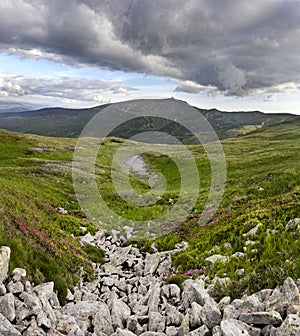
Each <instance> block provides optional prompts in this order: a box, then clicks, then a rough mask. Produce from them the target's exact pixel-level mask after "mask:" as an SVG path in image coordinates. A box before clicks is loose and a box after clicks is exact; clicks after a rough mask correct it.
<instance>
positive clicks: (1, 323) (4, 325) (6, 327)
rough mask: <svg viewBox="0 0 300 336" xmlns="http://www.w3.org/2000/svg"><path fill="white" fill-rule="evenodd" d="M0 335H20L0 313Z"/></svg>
mask: <svg viewBox="0 0 300 336" xmlns="http://www.w3.org/2000/svg"><path fill="white" fill-rule="evenodd" d="M0 335H1V336H21V334H20V332H19V331H18V330H17V329H15V327H14V326H13V325H11V323H10V322H9V321H8V319H7V318H6V317H5V316H3V315H2V314H1V313H0Z"/></svg>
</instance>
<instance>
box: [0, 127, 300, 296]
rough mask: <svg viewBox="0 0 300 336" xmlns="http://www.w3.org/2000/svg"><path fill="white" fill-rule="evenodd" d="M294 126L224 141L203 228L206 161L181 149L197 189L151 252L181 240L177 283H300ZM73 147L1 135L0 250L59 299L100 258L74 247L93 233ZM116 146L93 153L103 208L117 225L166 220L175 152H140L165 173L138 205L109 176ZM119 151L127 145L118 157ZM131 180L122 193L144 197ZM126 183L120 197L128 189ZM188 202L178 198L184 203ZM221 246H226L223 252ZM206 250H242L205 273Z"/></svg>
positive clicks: (144, 244)
mask: <svg viewBox="0 0 300 336" xmlns="http://www.w3.org/2000/svg"><path fill="white" fill-rule="evenodd" d="M299 126H300V124H299V122H297V121H295V122H292V123H285V124H282V125H280V126H273V127H269V128H265V129H262V130H260V131H257V132H253V133H252V134H250V135H246V136H241V137H238V138H234V139H228V140H225V141H223V146H224V151H225V153H226V159H227V167H228V172H227V174H228V180H227V185H226V189H225V194H224V197H223V200H222V203H221V206H220V208H219V210H218V211H217V213H216V214H215V216H214V218H213V219H212V220H211V221H210V222H208V223H207V225H205V226H200V225H199V218H200V214H201V212H202V210H203V207H204V204H205V202H206V200H207V197H208V192H209V187H210V182H211V174H210V166H209V161H208V158H207V155H206V153H205V151H204V149H203V148H202V146H189V147H188V149H189V151H190V153H192V155H193V157H194V159H195V160H196V162H197V166H198V169H199V175H200V185H195V184H194V185H193V184H191V185H190V186H189V187H190V188H191V189H193V188H196V189H197V188H199V190H200V192H199V196H198V199H197V202H196V204H195V205H194V207H193V209H192V212H191V214H190V215H189V216H188V218H187V219H186V221H185V222H184V223H182V225H180V226H179V227H176V228H175V230H174V232H171V233H169V234H167V235H164V236H161V237H159V238H158V239H157V240H156V245H157V247H158V249H159V250H167V249H171V248H173V247H174V246H175V244H176V243H178V242H180V241H181V240H186V241H188V243H189V248H188V249H187V250H185V251H183V252H180V253H177V254H176V255H174V257H173V263H174V265H175V266H176V267H177V269H178V276H177V277H175V278H174V279H173V280H174V281H177V282H178V279H181V278H183V277H180V276H179V275H180V274H185V273H186V272H187V271H188V270H190V269H202V270H205V271H204V273H205V274H206V275H208V276H209V277H211V278H213V277H214V276H215V275H216V274H217V275H218V276H220V277H224V276H227V277H229V278H230V279H231V280H234V282H233V283H232V284H231V285H229V286H227V287H226V288H220V289H219V292H220V295H221V294H222V293H229V294H231V295H232V296H238V295H240V294H241V293H242V292H243V291H248V293H251V292H254V291H257V290H259V289H261V288H264V287H274V286H275V285H277V284H279V283H281V282H282V280H283V279H284V278H285V277H287V276H292V277H294V278H299V277H300V253H299V252H300V251H299V246H300V245H299V232H295V233H293V232H286V231H285V224H286V223H287V221H288V220H290V219H293V218H295V217H300V206H299V203H300V202H299V195H300V176H299V171H300V160H299V153H300V142H299V138H300V127H299ZM75 145H76V140H75V139H63V138H46V137H39V136H33V135H22V134H15V133H9V132H6V131H0V158H1V159H0V167H1V169H0V244H1V245H7V246H10V247H11V248H12V257H11V264H10V268H11V269H12V268H14V267H25V268H26V269H27V270H28V274H29V278H30V280H32V281H34V282H36V283H40V282H41V281H45V280H53V281H54V282H55V286H56V289H57V290H58V292H59V297H60V300H61V302H63V301H64V296H65V293H66V289H67V287H71V286H73V285H74V284H76V282H77V281H78V278H79V270H80V269H81V268H83V269H84V271H85V272H86V274H87V277H88V278H90V279H92V277H93V272H92V267H91V262H92V261H97V262H103V252H102V251H101V250H100V251H99V250H97V249H95V248H93V247H90V246H87V247H86V248H82V246H81V244H80V242H79V237H78V236H80V235H82V234H84V232H85V231H86V230H88V231H90V232H91V233H94V232H95V230H96V224H97V223H96V221H93V219H92V218H86V216H85V214H84V213H83V212H82V210H81V208H80V206H79V204H78V202H77V199H76V197H75V194H74V189H73V184H72V174H71V167H72V158H73V153H74V146H75ZM123 145H124V142H123V140H120V139H117V138H112V139H110V140H107V141H106V142H105V143H104V144H103V145H102V146H101V149H100V150H99V153H98V159H97V165H96V175H97V185H98V189H99V192H100V193H101V195H102V197H103V199H104V200H105V202H106V204H107V205H108V206H109V207H110V208H111V209H112V210H113V211H114V212H115V213H117V214H119V216H120V218H121V219H120V225H122V217H124V218H128V219H134V220H143V221H146V220H151V219H153V218H156V217H160V216H161V215H162V214H167V213H168V212H169V210H170V209H172V207H173V204H174V202H176V200H177V199H178V197H179V192H180V173H179V171H178V169H177V168H176V165H175V163H174V160H176V158H178V157H181V156H182V148H181V147H180V146H175V145H174V146H173V145H169V146H168V154H170V155H172V157H173V160H172V159H170V158H169V157H168V156H167V155H165V154H159V153H156V152H155V151H154V150H153V149H152V150H149V151H148V152H147V153H144V154H143V158H144V160H145V161H146V163H147V165H148V167H149V169H150V171H151V172H155V173H160V174H162V175H163V176H164V178H165V182H166V185H165V187H166V189H165V192H164V194H163V195H160V194H159V191H157V194H155V192H154V196H155V197H156V196H157V197H160V198H157V202H156V203H155V204H154V205H152V206H137V205H134V204H131V205H130V204H128V203H127V202H126V201H125V200H123V199H122V198H121V197H120V196H119V195H118V193H117V192H116V190H115V188H114V185H113V183H112V179H111V176H110V166H111V163H112V158H113V156H114V154H115V152H116V150H117V149H118V148H119V147H120V146H123ZM135 146H139V144H135ZM124 147H125V146H124ZM34 148H43V149H44V150H43V151H42V152H41V151H36V150H34ZM126 151H127V149H126V148H125V154H126ZM181 164H182V166H183V168H184V169H186V168H189V161H188V160H185V159H182V160H181ZM117 172H118V179H119V180H120V181H121V182H122V181H124V179H125V175H124V174H122V173H121V172H120V171H119V168H118V167H117ZM187 174H189V173H188V172H187ZM191 180H192V174H191ZM129 182H130V189H133V190H136V191H137V192H140V193H142V194H145V193H147V192H148V191H149V190H150V189H151V188H150V185H149V183H150V182H149V180H148V179H147V178H145V177H142V176H140V175H137V174H134V173H132V174H130V178H129ZM127 187H128V186H127ZM127 187H126V188H125V187H124V189H123V190H121V191H122V192H124V193H126V192H131V191H129V190H127ZM188 203H189V199H188V196H186V199H185V198H183V203H182V207H185V206H187V204H188ZM91 206H92V204H91ZM58 207H63V208H65V209H66V210H67V211H68V214H67V215H62V214H60V213H59V212H58V211H57V208H58ZM101 219H102V221H103V222H104V223H105V224H107V227H108V228H112V224H116V223H110V222H109V218H105V216H104V217H103V218H101ZM173 224H174V223H173V222H172V219H170V222H168V223H165V225H166V226H167V229H168V230H169V228H172V225H173ZM175 224H176V223H175ZM257 224H261V227H260V229H259V232H258V234H257V236H256V237H252V238H251V239H252V240H254V241H255V242H256V244H255V245H254V246H253V248H250V247H248V248H247V249H246V251H244V250H243V247H244V246H245V242H246V240H247V238H246V237H244V236H243V233H246V232H248V231H249V230H250V229H251V228H252V227H254V226H255V225H257ZM83 228H85V229H83ZM274 230H276V231H274ZM151 243H152V241H149V240H148V241H138V242H137V245H138V246H139V247H140V248H141V249H142V250H144V251H151ZM225 243H230V244H231V247H230V248H227V249H226V248H225V247H224V244H225ZM212 248H215V251H214V252H213V253H221V254H224V255H228V256H230V255H231V254H233V253H235V252H238V251H240V252H245V254H246V256H245V258H243V259H240V260H239V259H236V260H231V261H230V262H228V263H226V264H221V263H216V264H215V265H214V267H212V268H211V267H209V265H208V264H207V263H206V262H205V259H206V258H207V257H208V256H209V255H210V254H212V252H209V251H210V250H211V249H212ZM252 249H257V252H254V251H251V250H252ZM203 266H206V268H203ZM240 268H244V274H243V275H237V274H236V270H238V269H240ZM225 274H226V275H225ZM187 276H188V275H187ZM173 280H171V281H173Z"/></svg>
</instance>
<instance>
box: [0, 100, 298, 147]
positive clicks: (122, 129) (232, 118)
mask: <svg viewBox="0 0 300 336" xmlns="http://www.w3.org/2000/svg"><path fill="white" fill-rule="evenodd" d="M153 101H155V100H142V102H143V104H145V105H147V103H151V102H153ZM174 101H176V100H174V99H173V98H172V99H165V100H164V102H165V106H168V105H169V104H170V106H171V104H172V102H174ZM135 102H138V103H139V102H141V100H140V101H135ZM130 103H131V102H128V104H130ZM123 104H125V105H126V102H125V103H123ZM185 104H187V103H185ZM114 105H115V104H105V105H101V106H96V107H93V108H84V109H69V108H59V107H55V108H42V109H39V110H30V111H23V112H18V111H20V110H19V108H20V106H19V107H17V106H16V110H15V112H12V111H13V108H11V109H10V112H3V110H1V109H0V112H1V111H2V113H0V128H2V129H6V130H10V131H14V132H23V133H32V134H37V135H44V136H52V137H71V138H73V137H78V136H80V134H81V132H82V130H83V129H84V127H85V125H86V124H87V123H88V122H89V121H90V120H91V119H92V118H93V117H94V116H95V115H96V114H97V113H102V111H104V109H105V108H106V107H109V106H110V107H112V106H114ZM195 109H196V110H197V111H199V118H201V117H202V116H204V117H205V118H206V119H207V121H208V122H209V123H210V124H211V126H212V127H213V129H214V130H215V132H216V133H217V135H218V137H219V138H220V139H226V138H231V137H236V136H239V135H245V134H247V133H250V132H252V131H255V130H258V129H261V128H264V127H268V126H272V125H277V124H281V123H284V122H288V121H293V120H297V119H299V118H300V116H298V115H293V114H288V113H268V114H267V113H263V112H259V111H247V112H242V111H239V112H222V111H219V110H217V109H208V110H207V109H200V108H196V107H195ZM120 113H121V112H117V113H114V114H113V115H112V116H111V117H110V118H111V119H113V120H114V121H115V120H118V118H119V117H120ZM128 113H129V117H130V120H129V121H128V122H126V123H124V124H121V125H119V126H118V127H116V128H115V129H114V130H113V131H112V132H111V134H110V135H112V136H118V137H122V138H130V137H132V136H133V135H135V134H137V133H139V132H140V131H146V130H151V131H159V132H165V133H168V134H172V135H174V136H177V137H179V138H181V139H185V140H186V139H187V141H188V142H189V141H190V142H191V141H192V139H191V135H190V134H188V133H187V132H186V130H184V128H183V127H182V126H181V121H183V120H184V118H185V115H184V114H183V113H181V111H180V110H178V111H177V110H175V111H174V110H173V111H172V113H173V117H174V118H175V120H176V121H177V123H176V122H173V121H170V120H168V119H162V118H157V117H147V113H146V111H140V110H139V111H138V112H135V111H134V110H133V111H130V112H128ZM174 114H175V115H174ZM141 116H142V117H141ZM107 122H109V121H107Z"/></svg>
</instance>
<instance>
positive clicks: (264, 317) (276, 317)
mask: <svg viewBox="0 0 300 336" xmlns="http://www.w3.org/2000/svg"><path fill="white" fill-rule="evenodd" d="M240 320H241V321H243V322H245V323H248V324H259V325H270V324H280V323H281V322H282V318H281V315H280V314H279V313H278V312H276V311H269V312H256V313H249V314H241V315H240Z"/></svg>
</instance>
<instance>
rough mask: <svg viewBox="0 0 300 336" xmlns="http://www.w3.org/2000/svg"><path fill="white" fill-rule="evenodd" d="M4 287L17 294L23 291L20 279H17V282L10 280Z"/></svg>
mask: <svg viewBox="0 0 300 336" xmlns="http://www.w3.org/2000/svg"><path fill="white" fill-rule="evenodd" d="M6 288H7V290H8V291H9V292H10V293H12V294H19V293H22V292H23V291H24V285H23V284H22V282H21V281H17V282H13V281H10V282H9V283H8V284H7V286H6Z"/></svg>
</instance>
